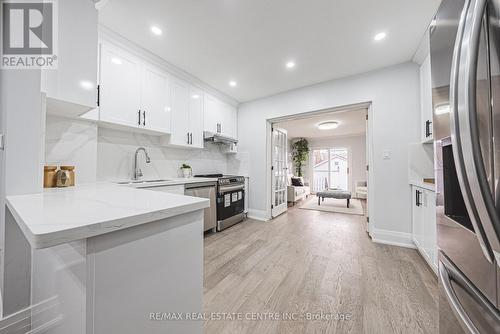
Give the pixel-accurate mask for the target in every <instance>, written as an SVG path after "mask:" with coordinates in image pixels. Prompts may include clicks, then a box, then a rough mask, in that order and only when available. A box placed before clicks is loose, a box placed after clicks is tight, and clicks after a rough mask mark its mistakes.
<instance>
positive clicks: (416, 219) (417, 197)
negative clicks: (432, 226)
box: [411, 187, 423, 248]
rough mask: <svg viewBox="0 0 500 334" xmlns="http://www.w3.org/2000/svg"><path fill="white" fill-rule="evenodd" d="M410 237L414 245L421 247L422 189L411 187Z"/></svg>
mask: <svg viewBox="0 0 500 334" xmlns="http://www.w3.org/2000/svg"><path fill="white" fill-rule="evenodd" d="M411 189H412V202H413V204H412V238H413V242H414V243H415V246H417V247H418V248H420V247H422V236H423V225H422V204H421V203H422V196H423V195H422V190H421V189H419V188H417V187H412V188H411Z"/></svg>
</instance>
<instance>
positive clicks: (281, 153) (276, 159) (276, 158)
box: [271, 128, 288, 217]
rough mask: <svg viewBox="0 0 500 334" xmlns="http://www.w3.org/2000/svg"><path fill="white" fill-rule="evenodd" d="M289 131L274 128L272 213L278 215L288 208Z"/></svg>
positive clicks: (274, 215)
mask: <svg viewBox="0 0 500 334" xmlns="http://www.w3.org/2000/svg"><path fill="white" fill-rule="evenodd" d="M287 160H288V159H287V132H286V130H284V129H279V128H273V130H272V162H273V165H272V173H271V175H272V187H273V188H272V196H273V198H272V205H271V215H272V216H273V217H276V216H278V215H280V214H282V213H283V212H285V211H286V209H287V188H286V186H287V180H286V179H287V174H288V168H287Z"/></svg>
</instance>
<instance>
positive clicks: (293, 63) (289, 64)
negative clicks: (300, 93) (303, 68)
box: [286, 61, 295, 70]
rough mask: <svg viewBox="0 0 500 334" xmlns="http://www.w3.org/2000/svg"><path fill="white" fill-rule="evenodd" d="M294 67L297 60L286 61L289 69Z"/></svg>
mask: <svg viewBox="0 0 500 334" xmlns="http://www.w3.org/2000/svg"><path fill="white" fill-rule="evenodd" d="M294 67H295V62H293V61H289V62H288V63H286V68H288V69H289V70H291V69H292V68H294Z"/></svg>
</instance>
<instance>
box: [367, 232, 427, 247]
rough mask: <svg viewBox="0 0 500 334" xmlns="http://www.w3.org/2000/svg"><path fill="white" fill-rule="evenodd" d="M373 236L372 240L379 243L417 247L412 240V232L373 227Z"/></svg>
mask: <svg viewBox="0 0 500 334" xmlns="http://www.w3.org/2000/svg"><path fill="white" fill-rule="evenodd" d="M371 236H372V241H373V242H376V243H379V244H384V245H391V246H398V247H405V248H413V249H416V248H417V247H416V246H415V244H414V243H413V241H412V238H411V233H405V232H396V231H389V230H381V229H378V228H373V229H372V232H371Z"/></svg>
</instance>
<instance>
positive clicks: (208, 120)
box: [203, 93, 222, 132]
mask: <svg viewBox="0 0 500 334" xmlns="http://www.w3.org/2000/svg"><path fill="white" fill-rule="evenodd" d="M203 100H204V105H205V111H204V113H205V120H204V122H203V123H204V124H203V127H204V130H205V131H210V132H219V124H220V122H221V109H222V108H221V103H220V101H219V100H218V99H216V98H215V97H213V96H212V95H210V94H208V93H205V95H204V97H203Z"/></svg>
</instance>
